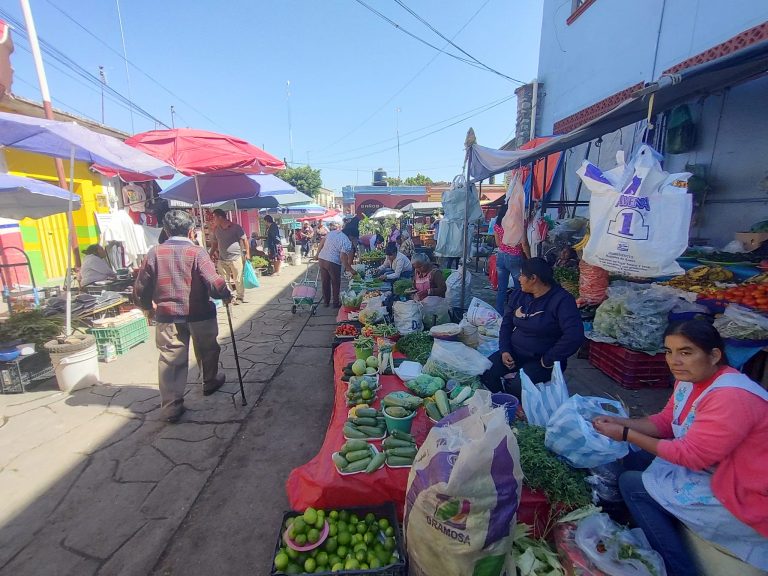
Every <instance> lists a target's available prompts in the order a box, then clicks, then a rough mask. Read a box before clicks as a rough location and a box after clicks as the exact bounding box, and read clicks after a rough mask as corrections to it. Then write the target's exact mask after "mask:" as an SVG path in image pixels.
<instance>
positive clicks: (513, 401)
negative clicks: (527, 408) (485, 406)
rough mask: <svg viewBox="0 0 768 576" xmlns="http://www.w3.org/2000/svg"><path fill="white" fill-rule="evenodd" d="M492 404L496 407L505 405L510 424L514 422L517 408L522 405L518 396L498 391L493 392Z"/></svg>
mask: <svg viewBox="0 0 768 576" xmlns="http://www.w3.org/2000/svg"><path fill="white" fill-rule="evenodd" d="M491 404H492V405H493V407H494V408H498V407H500V406H504V408H505V409H506V412H507V422H508V423H509V424H510V425H512V424H514V422H515V417H516V415H517V409H518V407H519V406H520V401H519V400H518V399H517V396H513V395H512V394H505V393H503V392H496V393H495V394H491Z"/></svg>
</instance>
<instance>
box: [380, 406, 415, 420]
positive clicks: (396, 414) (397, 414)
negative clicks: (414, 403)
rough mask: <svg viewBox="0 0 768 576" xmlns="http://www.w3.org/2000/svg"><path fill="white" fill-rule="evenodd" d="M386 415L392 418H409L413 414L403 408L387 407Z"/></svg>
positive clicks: (385, 409)
mask: <svg viewBox="0 0 768 576" xmlns="http://www.w3.org/2000/svg"><path fill="white" fill-rule="evenodd" d="M384 413H385V414H388V415H390V416H392V418H407V417H408V416H410V415H411V413H410V412H409V411H408V410H406V409H405V408H403V407H402V406H387V407H386V408H384Z"/></svg>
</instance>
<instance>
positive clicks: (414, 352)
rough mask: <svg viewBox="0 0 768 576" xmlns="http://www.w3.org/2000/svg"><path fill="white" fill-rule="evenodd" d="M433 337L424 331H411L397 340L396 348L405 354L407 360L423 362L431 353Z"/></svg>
mask: <svg viewBox="0 0 768 576" xmlns="http://www.w3.org/2000/svg"><path fill="white" fill-rule="evenodd" d="M433 341H434V338H432V336H430V335H429V334H427V333H426V332H412V333H410V334H406V335H405V336H403V337H402V338H400V340H398V341H397V349H398V350H399V351H400V352H402V353H403V354H405V356H406V357H407V358H408V360H413V361H414V362H419V363H420V364H424V363H425V362H426V361H427V358H429V355H430V354H431V353H432V342H433Z"/></svg>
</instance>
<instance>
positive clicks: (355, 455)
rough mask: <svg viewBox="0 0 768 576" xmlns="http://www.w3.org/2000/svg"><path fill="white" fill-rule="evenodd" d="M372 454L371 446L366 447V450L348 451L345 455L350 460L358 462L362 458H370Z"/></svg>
mask: <svg viewBox="0 0 768 576" xmlns="http://www.w3.org/2000/svg"><path fill="white" fill-rule="evenodd" d="M370 456H371V450H370V448H366V449H365V450H353V451H352V452H347V453H346V454H345V455H344V457H345V458H346V459H347V460H348V461H349V462H357V461H358V460H362V459H364V458H370Z"/></svg>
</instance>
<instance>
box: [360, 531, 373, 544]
mask: <svg viewBox="0 0 768 576" xmlns="http://www.w3.org/2000/svg"><path fill="white" fill-rule="evenodd" d="M375 540H376V535H375V534H374V533H373V532H366V533H365V535H364V536H363V542H365V543H366V544H371V543H373V542H374V541H375Z"/></svg>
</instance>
